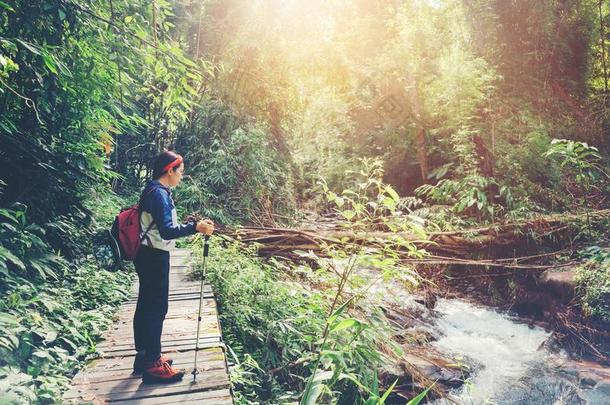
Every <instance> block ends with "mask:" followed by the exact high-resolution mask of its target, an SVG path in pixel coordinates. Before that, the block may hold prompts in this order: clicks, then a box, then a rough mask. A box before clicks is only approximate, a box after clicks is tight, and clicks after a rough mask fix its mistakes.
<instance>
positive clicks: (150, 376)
mask: <svg viewBox="0 0 610 405" xmlns="http://www.w3.org/2000/svg"><path fill="white" fill-rule="evenodd" d="M182 377H184V371H183V370H178V369H176V368H173V367H172V366H170V365H169V364H168V363H166V362H164V361H161V359H159V360H157V361H156V362H155V363H148V364H146V365H145V366H144V372H143V373H142V381H143V382H144V383H145V384H153V383H172V382H176V381H180V380H182Z"/></svg>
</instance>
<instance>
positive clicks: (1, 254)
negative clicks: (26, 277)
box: [0, 246, 25, 270]
mask: <svg viewBox="0 0 610 405" xmlns="http://www.w3.org/2000/svg"><path fill="white" fill-rule="evenodd" d="M3 259H4V261H7V260H8V261H9V262H11V263H13V264H14V265H15V266H17V267H18V268H19V269H20V270H25V264H23V262H22V261H21V259H19V258H18V257H17V256H15V255H14V254H13V253H11V251H10V250H8V249H7V248H5V247H4V246H0V260H3Z"/></svg>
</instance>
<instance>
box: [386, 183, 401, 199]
mask: <svg viewBox="0 0 610 405" xmlns="http://www.w3.org/2000/svg"><path fill="white" fill-rule="evenodd" d="M385 192H386V193H388V194H389V195H390V197H392V199H393V200H394V201H395V202H398V201H399V200H400V196H399V195H398V193H397V192H396V190H394V188H393V187H392V186H390V185H389V184H388V185H387V186H385Z"/></svg>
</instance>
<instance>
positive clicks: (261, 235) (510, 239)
mask: <svg viewBox="0 0 610 405" xmlns="http://www.w3.org/2000/svg"><path fill="white" fill-rule="evenodd" d="M587 215H588V217H589V219H590V220H596V219H600V218H607V217H608V216H610V210H600V211H594V212H589V213H582V214H568V215H550V216H542V217H538V218H533V219H531V220H522V221H518V222H512V223H505V224H497V225H493V226H489V227H479V228H474V229H465V230H460V231H451V232H431V233H429V234H428V235H427V238H426V239H422V238H421V237H420V236H419V235H416V234H414V233H408V232H386V231H380V230H372V231H362V232H356V231H353V230H337V229H328V228H326V229H319V230H318V229H296V228H272V227H241V228H237V229H234V230H228V231H226V232H225V234H227V235H228V236H231V237H233V238H235V239H238V240H240V241H242V242H244V243H257V244H259V248H258V252H259V254H260V255H262V256H283V257H287V258H291V259H295V258H297V257H299V256H300V254H299V251H306V252H307V251H312V252H313V253H314V254H316V255H318V256H325V255H326V250H325V247H327V246H344V247H346V248H347V247H350V246H368V247H373V248H375V247H377V248H381V247H383V246H384V245H386V244H387V243H390V242H391V241H392V240H396V239H397V238H400V239H402V240H403V241H406V242H408V243H412V244H413V245H414V246H416V247H417V248H419V249H424V250H426V251H427V252H428V253H430V254H432V256H427V257H425V258H423V259H411V258H409V257H406V260H410V261H417V262H421V263H424V262H428V263H429V264H464V265H481V266H490V267H507V268H510V267H514V268H534V266H532V265H525V264H522V263H517V262H518V261H521V262H522V261H523V260H524V259H526V258H528V257H530V258H534V257H538V258H539V257H541V256H540V255H534V256H523V257H500V258H498V259H495V260H485V259H483V260H472V259H469V258H471V257H473V255H475V254H477V253H480V252H486V251H489V250H491V249H503V250H507V249H506V248H510V247H520V246H525V245H526V244H532V243H533V244H536V243H537V244H540V243H541V242H542V241H544V240H548V238H550V237H553V236H556V235H558V234H561V233H563V232H567V231H568V230H569V229H570V226H569V225H570V223H571V222H574V221H576V220H581V219H582V218H584V217H585V216H587ZM532 236H535V237H536V238H539V240H538V241H535V240H534V238H533V237H532ZM399 248H400V247H399V246H398V245H397V249H399ZM404 251H405V253H408V251H407V249H404ZM545 255H547V256H550V255H552V254H545ZM459 259H466V261H460V260H459ZM511 262H512V263H511ZM550 267H551V266H544V265H539V266H535V268H537V269H541V270H544V269H548V268H550Z"/></svg>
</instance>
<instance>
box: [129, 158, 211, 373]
mask: <svg viewBox="0 0 610 405" xmlns="http://www.w3.org/2000/svg"><path fill="white" fill-rule="evenodd" d="M183 172H184V163H183V161H182V157H181V156H180V155H178V154H176V153H174V152H171V151H165V152H163V153H161V154H160V155H159V156H157V158H156V159H155V162H154V164H153V179H152V180H151V181H150V182H149V183H148V184H147V185H146V187H145V188H144V191H143V192H142V199H141V201H140V209H141V212H142V213H141V216H140V225H141V227H142V229H148V227H149V226H150V225H151V222H152V223H153V224H152V226H151V227H150V230H149V231H148V232H147V233H146V236H145V238H144V240H143V241H142V245H141V247H140V249H139V251H138V254H137V256H136V258H135V260H134V264H135V267H136V271H137V273H138V278H139V281H140V289H139V292H138V304H137V306H136V312H135V315H134V317H133V335H134V340H135V346H136V351H137V352H138V353H137V354H136V357H135V360H134V363H133V370H134V372H135V373H140V372H142V379H143V381H144V382H145V383H166V382H174V381H179V380H181V379H182V377H183V376H184V371H183V370H178V369H176V368H173V367H172V366H171V364H172V362H173V361H172V360H171V359H169V358H167V357H166V356H164V355H162V354H161V332H162V330H163V321H164V319H165V315H166V314H167V306H168V302H167V301H168V294H169V256H170V251H171V250H172V249H173V248H174V246H175V244H176V242H175V241H174V239H176V238H180V237H183V236H188V235H193V234H195V233H196V232H200V233H203V234H205V235H211V234H212V232H214V223H213V222H212V221H210V220H209V219H206V220H203V221H199V222H189V223H188V224H178V219H177V214H176V208H175V206H174V201H173V200H172V194H171V190H170V189H171V188H172V187H176V186H177V185H178V184H179V183H180V181H181V180H182V174H183Z"/></svg>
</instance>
